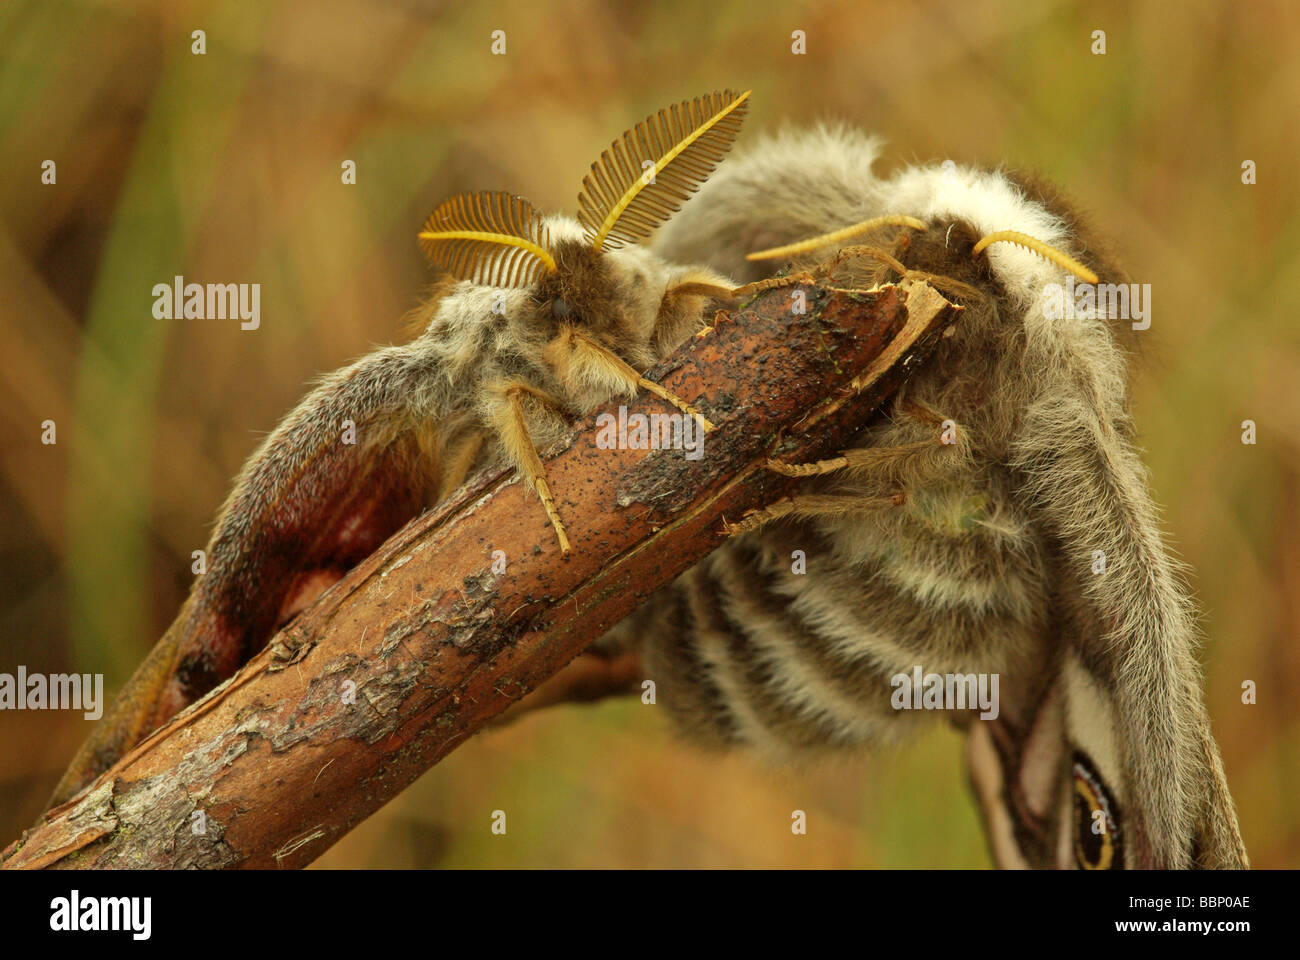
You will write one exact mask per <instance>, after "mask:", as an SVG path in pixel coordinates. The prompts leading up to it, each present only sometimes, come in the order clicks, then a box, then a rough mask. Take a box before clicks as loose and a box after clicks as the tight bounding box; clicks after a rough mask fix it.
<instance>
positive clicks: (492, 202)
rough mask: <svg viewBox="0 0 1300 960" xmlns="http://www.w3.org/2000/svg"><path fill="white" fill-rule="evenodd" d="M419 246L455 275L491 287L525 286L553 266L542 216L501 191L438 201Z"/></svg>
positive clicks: (531, 206) (464, 195)
mask: <svg viewBox="0 0 1300 960" xmlns="http://www.w3.org/2000/svg"><path fill="white" fill-rule="evenodd" d="M420 246H421V248H423V250H424V253H425V255H426V256H427V257H428V258H429V259H430V260H432V261H433V262H434V263H436V264H438V265H439V266H440V267H442V268H443V269H444V270H446V271H448V272H449V273H451V274H452V275H453V276H455V277H457V278H458V279H461V280H472V281H473V282H475V283H481V284H484V285H486V286H491V287H525V286H528V285H529V284H531V283H533V282H534V281H535V280H537V278H538V277H539V276H541V275H542V274H543V273H550V272H551V271H553V270H554V269H555V258H554V257H552V256H551V254H550V251H549V249H548V248H549V247H550V237H549V236H548V233H547V230H546V228H545V227H544V226H542V217H541V215H540V214H539V213H538V212H537V211H536V210H534V209H533V205H532V204H531V203H529V202H528V201H527V200H525V199H524V198H523V197H516V196H513V195H511V194H509V193H504V192H496V193H489V192H480V193H462V194H460V195H459V196H456V197H452V198H451V199H450V200H448V201H446V202H445V203H442V204H440V205H439V206H438V208H437V209H436V210H434V211H433V213H431V214H430V215H429V220H428V222H427V223H426V224H425V225H424V230H423V231H422V232H421V233H420Z"/></svg>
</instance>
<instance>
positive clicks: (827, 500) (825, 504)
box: [723, 491, 906, 537]
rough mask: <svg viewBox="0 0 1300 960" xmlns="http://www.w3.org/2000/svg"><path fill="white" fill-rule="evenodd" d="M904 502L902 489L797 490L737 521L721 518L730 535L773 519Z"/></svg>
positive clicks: (866, 510)
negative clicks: (853, 492)
mask: <svg viewBox="0 0 1300 960" xmlns="http://www.w3.org/2000/svg"><path fill="white" fill-rule="evenodd" d="M904 502H906V497H905V496H904V495H903V493H902V491H899V492H897V493H894V494H892V495H890V496H883V497H863V496H850V495H846V494H815V493H812V494H800V495H798V496H793V497H787V498H785V499H784V500H778V501H777V502H776V503H773V504H769V505H768V506H766V507H763V508H762V509H760V510H753V511H751V512H750V513H748V514H746V515H745V516H744V518H742V519H741V520H740V522H739V523H728V522H727V521H726V520H723V524H724V525H725V527H726V530H727V534H728V535H729V536H732V537H738V536H740V535H741V534H744V533H749V532H750V531H751V530H757V529H758V528H759V527H762V526H766V525H767V524H769V523H771V522H772V521H773V520H780V519H782V518H785V517H797V518H800V519H816V518H825V517H832V518H835V517H848V516H854V515H858V514H863V513H873V512H875V511H877V510H886V509H890V508H892V507H900V506H902V505H903V503H904Z"/></svg>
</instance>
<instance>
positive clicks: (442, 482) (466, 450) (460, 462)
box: [438, 430, 484, 500]
mask: <svg viewBox="0 0 1300 960" xmlns="http://www.w3.org/2000/svg"><path fill="white" fill-rule="evenodd" d="M483 439H484V438H483V434H482V433H479V432H478V431H477V430H476V431H473V432H471V433H468V434H466V435H464V436H463V437H460V438H458V439H456V440H455V441H453V442H452V443H450V444H449V445H448V448H449V449H448V453H447V454H446V455H445V457H444V462H443V471H444V472H443V475H442V477H441V478H440V479H439V481H438V499H439V500H442V499H443V498H444V497H446V496H448V495H449V494H450V493H451V492H452V491H453V490H455V489H456V488H457V487H459V486H460V485H461V484H462V483H464V482H465V478H466V477H467V476H469V471H470V468H471V467H473V466H474V461H475V460H476V459H478V455H479V453H480V452H481V451H482V449H483Z"/></svg>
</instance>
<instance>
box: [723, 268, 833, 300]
mask: <svg viewBox="0 0 1300 960" xmlns="http://www.w3.org/2000/svg"><path fill="white" fill-rule="evenodd" d="M816 282H817V278H816V277H814V276H813V275H812V274H811V273H809V272H808V271H806V270H801V271H799V272H798V273H792V274H789V275H788V276H784V277H769V278H768V279H766V280H755V281H754V282H753V283H746V284H742V285H741V286H739V287H732V288H731V291H730V296H731V298H732V299H734V300H745V299H748V298H749V297H752V296H754V295H755V294H758V293H762V292H763V291H765V290H779V289H780V288H781V287H793V286H795V285H797V284H800V283H816Z"/></svg>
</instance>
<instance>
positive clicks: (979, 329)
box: [606, 125, 1248, 869]
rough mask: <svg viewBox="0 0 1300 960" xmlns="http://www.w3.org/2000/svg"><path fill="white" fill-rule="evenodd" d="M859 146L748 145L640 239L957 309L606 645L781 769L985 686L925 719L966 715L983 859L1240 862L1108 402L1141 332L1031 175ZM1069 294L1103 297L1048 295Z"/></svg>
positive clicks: (1193, 679) (1085, 236)
mask: <svg viewBox="0 0 1300 960" xmlns="http://www.w3.org/2000/svg"><path fill="white" fill-rule="evenodd" d="M879 152H880V143H879V141H877V140H876V139H875V138H873V137H870V136H868V135H866V134H864V133H862V132H861V131H858V130H855V129H853V128H850V127H847V126H844V125H823V126H821V127H817V128H814V129H811V130H787V131H785V132H783V133H781V134H779V135H776V136H771V137H768V138H766V139H765V140H763V141H761V142H759V143H757V144H755V145H754V146H753V147H752V148H751V149H750V150H749V151H748V152H747V153H746V154H744V155H742V156H738V157H736V158H734V159H732V160H731V161H729V162H728V163H727V164H726V165H724V167H723V168H722V169H721V170H720V171H719V172H718V174H717V175H716V176H715V177H713V178H711V179H710V180H709V182H708V183H706V184H705V185H704V187H703V188H702V189H701V190H700V193H699V195H698V197H697V198H696V199H695V200H693V201H692V203H691V204H690V205H689V206H688V207H687V208H686V209H685V210H684V211H683V212H682V214H681V215H680V216H678V217H676V218H674V219H673V220H672V221H671V222H670V223H668V224H667V225H666V227H665V229H664V230H663V231H661V232H660V233H659V234H658V236H657V237H656V243H655V249H656V250H657V251H658V252H659V253H660V254H662V255H664V256H666V257H671V258H678V259H681V260H686V261H690V262H696V263H702V264H706V265H708V266H711V267H713V268H715V269H717V270H719V271H721V272H722V273H724V274H726V275H728V276H730V277H732V278H733V279H734V280H735V281H737V282H755V281H758V280H760V279H761V278H763V277H766V276H770V275H771V273H772V271H773V269H774V268H775V267H781V268H788V270H789V271H791V272H792V273H794V274H798V273H800V272H804V271H811V272H812V273H814V274H825V273H826V272H828V271H829V272H830V273H832V274H836V273H840V274H843V275H844V276H846V277H847V278H851V285H852V286H854V287H860V286H863V285H870V284H871V283H873V282H883V281H886V280H898V279H900V278H903V277H918V278H923V279H926V280H928V281H929V282H931V283H932V284H934V285H935V286H936V287H938V288H939V289H940V290H942V291H943V292H944V293H945V295H947V296H948V297H949V298H950V299H951V300H953V301H954V302H956V303H958V304H960V305H962V306H963V307H964V308H965V309H964V313H963V315H962V317H961V319H960V320H959V322H958V323H956V324H955V325H954V329H953V335H952V336H951V337H949V338H947V339H945V340H944V341H942V342H941V343H940V345H939V346H938V348H937V349H936V351H935V353H934V354H933V355H932V356H931V357H930V358H929V359H928V360H927V361H926V363H925V364H924V365H923V366H921V367H920V368H919V369H918V370H917V371H916V372H915V374H914V375H913V376H912V378H911V379H910V380H908V382H907V383H906V384H905V386H904V387H903V388H902V390H900V391H899V393H898V394H896V395H895V397H894V398H893V400H892V401H891V402H890V404H889V405H888V406H887V409H886V410H885V411H884V412H883V413H882V414H881V415H879V416H877V417H875V418H873V419H872V421H871V422H869V423H867V424H864V425H863V429H862V431H861V433H860V435H859V436H858V438H856V439H855V442H854V443H853V444H852V447H851V448H850V449H848V450H845V451H844V453H843V455H842V456H841V457H839V458H836V459H834V460H830V461H826V462H824V463H820V464H779V463H774V464H772V465H771V466H772V468H773V469H778V470H782V471H785V472H790V473H793V474H794V475H797V476H804V477H807V480H806V481H805V486H804V487H803V489H802V490H801V492H800V493H799V494H797V495H795V496H793V497H792V498H791V499H790V500H788V501H787V502H784V503H778V504H776V505H774V506H772V507H769V508H768V509H767V510H766V511H764V512H763V513H762V514H759V515H756V516H754V517H751V518H748V519H747V520H746V521H744V522H742V523H741V524H739V525H738V534H739V535H738V536H737V537H735V538H733V539H732V540H730V541H728V542H727V543H726V544H724V545H723V546H722V547H721V548H720V549H719V550H717V551H715V552H714V553H712V554H711V555H710V556H709V557H707V558H706V559H705V560H704V561H702V562H701V563H700V564H698V565H697V566H696V567H695V568H693V569H692V570H690V571H688V572H687V573H686V574H684V575H682V576H681V577H680V578H679V579H678V580H677V581H676V582H675V583H674V584H672V585H671V586H670V587H668V588H666V589H665V590H664V591H663V592H662V595H661V596H659V597H657V598H655V599H654V600H653V601H652V602H650V603H647V604H646V605H645V606H644V607H642V608H641V609H640V610H638V611H637V612H636V613H635V614H633V616H632V617H631V618H629V620H628V621H625V622H624V623H623V624H620V625H619V626H618V627H616V628H615V630H614V632H613V633H614V636H611V637H610V638H608V639H607V641H606V642H608V643H610V644H611V645H615V646H616V645H617V644H620V643H621V644H626V645H629V646H634V647H637V648H639V649H640V650H641V652H642V657H643V660H644V669H645V671H646V672H647V673H648V674H649V675H651V676H655V677H657V678H658V680H659V689H660V700H661V702H665V703H668V704H670V705H672V706H675V708H676V712H677V716H678V718H679V722H680V726H681V727H682V728H683V729H684V730H685V731H687V732H688V733H691V734H694V735H695V736H696V737H697V738H701V739H703V740H705V741H707V742H711V743H713V744H716V745H719V746H736V745H747V746H750V747H754V748H757V749H759V750H761V751H763V752H766V753H768V754H771V755H775V756H777V757H781V758H793V757H796V756H800V755H804V754H806V753H808V752H809V751H810V750H822V749H827V748H845V747H849V748H852V747H858V746H865V745H869V744H873V743H879V742H890V741H899V740H901V739H902V738H904V737H905V736H906V735H908V734H909V733H910V732H911V731H912V729H914V728H915V727H916V726H918V725H919V724H922V723H925V722H927V721H930V720H933V718H934V717H933V714H931V713H929V712H928V711H925V710H921V711H913V710H901V709H897V707H898V706H899V705H900V704H899V698H897V697H895V696H893V695H895V694H897V693H898V692H899V687H900V686H901V684H900V683H899V679H900V678H902V677H908V678H910V677H914V676H916V675H917V674H921V673H923V674H925V675H934V676H939V677H943V678H945V680H946V683H947V684H948V686H947V688H946V689H948V690H950V689H951V686H952V682H951V680H948V679H947V678H951V677H956V678H959V682H960V679H961V678H967V677H974V678H981V679H982V678H984V677H994V676H996V677H998V678H999V680H1000V683H999V687H998V689H999V692H1000V697H999V699H1000V701H1001V702H1000V705H999V707H1000V709H999V710H998V711H997V716H996V718H993V717H986V718H981V717H980V716H979V715H978V713H979V712H978V711H976V710H965V711H960V710H958V711H951V710H944V711H938V713H939V714H940V715H945V716H947V717H948V718H949V719H951V720H952V721H953V722H954V723H956V724H957V725H959V726H961V727H964V728H965V729H966V730H967V732H968V737H967V755H968V767H969V775H970V780H971V784H972V787H973V790H974V793H975V795H976V797H977V800H978V802H979V804H980V807H981V809H982V812H983V820H984V826H985V829H986V833H987V836H988V840H989V845H990V850H991V853H992V855H993V859H994V860H995V862H996V863H997V864H998V865H999V866H1002V867H1060V868H1069V867H1079V868H1083V869H1122V868H1189V867H1202V868H1244V867H1246V866H1248V858H1247V854H1246V850H1245V848H1244V846H1243V844H1242V841H1241V836H1240V832H1239V829H1238V825H1237V818H1236V812H1235V809H1234V807H1233V803H1232V799H1231V796H1230V793H1229V791H1228V787H1227V783H1226V780H1225V777H1224V771H1223V765H1222V761H1221V759H1220V756H1219V752H1218V749H1217V746H1216V745H1215V742H1214V739H1213V737H1212V734H1211V731H1210V726H1209V720H1208V717H1207V714H1206V710H1205V707H1204V704H1203V701H1202V692H1201V686H1200V676H1199V667H1198V663H1197V659H1196V647H1197V644H1198V640H1199V638H1198V635H1197V631H1196V623H1195V606H1194V602H1193V600H1192V598H1191V595H1190V592H1189V590H1188V588H1187V586H1186V583H1185V580H1184V571H1183V569H1182V567H1181V566H1180V564H1179V563H1178V561H1177V560H1176V559H1175V558H1174V557H1173V556H1172V554H1171V553H1170V551H1169V549H1168V547H1167V546H1166V544H1165V539H1164V536H1163V534H1162V532H1161V530H1160V526H1159V522H1158V511H1157V508H1156V506H1155V504H1154V502H1153V500H1152V497H1151V493H1150V490H1149V489H1148V484H1147V480H1146V472H1145V469H1144V467H1143V464H1142V461H1141V458H1140V452H1139V449H1138V447H1137V444H1136V441H1135V428H1134V425H1133V423H1132V421H1131V418H1130V416H1129V410H1128V401H1127V395H1128V386H1129V377H1130V372H1131V368H1132V360H1133V358H1134V356H1135V354H1136V352H1137V349H1138V346H1139V343H1140V336H1141V334H1140V333H1139V332H1138V331H1137V330H1135V329H1134V327H1135V326H1137V327H1139V328H1140V327H1142V326H1143V324H1142V323H1139V324H1136V325H1135V324H1134V323H1133V322H1131V320H1130V319H1129V318H1128V317H1125V316H1122V315H1121V314H1122V311H1115V310H1112V309H1111V308H1110V304H1111V303H1112V302H1115V301H1113V300H1112V299H1111V297H1112V296H1113V292H1114V291H1116V290H1117V289H1118V286H1117V285H1118V284H1122V283H1124V282H1126V280H1127V277H1126V275H1125V274H1124V273H1123V272H1122V271H1121V269H1120V268H1119V267H1118V266H1117V264H1116V262H1115V259H1114V257H1113V255H1112V254H1110V253H1109V251H1108V247H1107V246H1106V245H1105V244H1104V243H1103V241H1102V239H1101V238H1100V237H1099V236H1098V235H1097V234H1096V233H1094V231H1093V230H1092V228H1091V227H1090V226H1089V225H1088V224H1087V223H1086V221H1085V220H1084V219H1083V218H1082V217H1081V216H1080V215H1079V213H1078V212H1077V211H1076V210H1075V209H1074V208H1073V207H1072V206H1071V205H1070V204H1069V203H1068V202H1067V201H1066V200H1065V199H1063V198H1062V196H1061V195H1060V194H1059V192H1058V191H1057V190H1056V189H1055V188H1053V187H1052V186H1051V185H1050V184H1048V183H1046V182H1045V181H1043V180H1042V179H1040V178H1038V177H1035V176H1033V175H1030V174H1026V173H1020V172H1014V171H1007V170H1001V169H997V170H992V169H980V168H977V167H970V166H959V165H957V164H955V163H952V162H951V161H949V162H945V163H943V164H934V165H928V166H906V167H903V168H902V169H900V170H898V171H897V172H895V173H894V174H893V175H892V176H890V177H887V178H885V177H881V176H879V175H877V173H876V172H875V169H874V167H875V163H876V160H877V157H878V155H879ZM827 258H829V262H828V263H826V262H825V261H826V260H827ZM819 263H823V264H824V265H823V266H821V267H818V266H816V265H817V264H819ZM1075 284H1077V285H1078V287H1079V288H1080V290H1081V291H1082V290H1083V289H1084V288H1090V289H1089V290H1088V292H1091V293H1094V294H1096V297H1095V298H1094V299H1095V302H1096V303H1101V302H1103V300H1104V302H1105V303H1106V304H1107V306H1106V308H1105V309H1097V310H1094V311H1079V312H1076V313H1070V312H1067V311H1063V310H1060V309H1057V307H1059V306H1060V305H1061V298H1062V297H1063V296H1065V295H1066V291H1068V290H1070V289H1072V288H1073V286H1074V285H1075ZM1108 285H1114V286H1108ZM1062 314H1065V315H1064V316H1063V315H1062ZM795 550H800V551H803V552H804V553H805V554H806V557H807V569H806V572H803V573H800V572H797V571H794V570H792V563H791V556H792V553H793V551H795ZM969 699H970V698H969V697H968V702H969Z"/></svg>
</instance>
